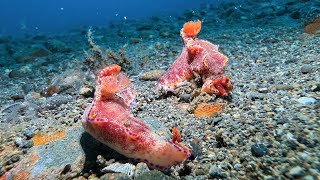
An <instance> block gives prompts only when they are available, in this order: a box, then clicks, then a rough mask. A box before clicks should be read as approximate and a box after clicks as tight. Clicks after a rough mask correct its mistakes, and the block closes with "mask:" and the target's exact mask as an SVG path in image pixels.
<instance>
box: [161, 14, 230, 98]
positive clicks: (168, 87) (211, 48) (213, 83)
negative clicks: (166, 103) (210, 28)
mask: <svg viewBox="0 0 320 180" xmlns="http://www.w3.org/2000/svg"><path fill="white" fill-rule="evenodd" d="M200 29H201V21H199V20H198V21H190V22H187V23H185V24H184V25H183V28H182V29H181V31H180V35H181V37H182V40H183V43H184V47H183V49H182V52H181V54H180V56H179V57H178V58H177V59H176V60H175V61H174V63H173V64H172V65H171V66H170V67H169V69H168V71H167V72H166V73H165V74H164V75H163V76H162V77H160V79H159V80H158V83H157V86H156V90H157V91H158V92H161V93H167V92H168V91H171V92H174V91H175V89H176V88H177V87H180V86H182V85H184V84H186V82H187V81H189V80H190V79H194V78H195V76H197V75H198V76H200V77H201V79H202V82H203V83H202V89H201V91H203V92H206V93H209V94H216V95H220V96H227V95H229V94H230V92H231V90H232V85H231V82H230V81H229V78H228V77H227V76H223V72H224V68H225V66H226V63H227V62H228V58H227V57H226V56H225V55H223V54H222V53H220V52H219V51H218V46H217V45H214V44H212V43H210V42H208V41H205V40H201V39H198V38H196V36H197V34H198V33H199V32H200ZM196 74H197V75H196Z"/></svg>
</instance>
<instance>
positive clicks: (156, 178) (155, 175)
mask: <svg viewBox="0 0 320 180" xmlns="http://www.w3.org/2000/svg"><path fill="white" fill-rule="evenodd" d="M145 179H153V180H171V179H172V180H173V178H172V177H170V176H167V175H165V174H163V173H162V172H160V171H158V170H152V171H147V172H145V173H143V174H141V175H140V176H138V177H137V178H135V180H145Z"/></svg>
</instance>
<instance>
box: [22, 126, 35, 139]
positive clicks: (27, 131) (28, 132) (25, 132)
mask: <svg viewBox="0 0 320 180" xmlns="http://www.w3.org/2000/svg"><path fill="white" fill-rule="evenodd" d="M35 134H36V132H35V128H33V127H27V128H26V129H24V130H23V135H24V136H26V137H27V139H31V138H32V137H33V136H34V135H35Z"/></svg>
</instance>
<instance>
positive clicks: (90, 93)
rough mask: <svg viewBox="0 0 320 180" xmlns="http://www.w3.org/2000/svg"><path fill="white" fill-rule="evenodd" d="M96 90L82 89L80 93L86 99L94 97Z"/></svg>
mask: <svg viewBox="0 0 320 180" xmlns="http://www.w3.org/2000/svg"><path fill="white" fill-rule="evenodd" d="M93 92H94V90H93V89H92V88H90V87H82V88H81V89H80V91H79V94H80V95H82V96H84V97H93Z"/></svg>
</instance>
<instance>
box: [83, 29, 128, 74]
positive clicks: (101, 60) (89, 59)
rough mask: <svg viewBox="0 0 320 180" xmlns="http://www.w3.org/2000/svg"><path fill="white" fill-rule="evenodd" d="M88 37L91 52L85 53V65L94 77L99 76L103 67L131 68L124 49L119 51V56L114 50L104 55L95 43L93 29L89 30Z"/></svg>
mask: <svg viewBox="0 0 320 180" xmlns="http://www.w3.org/2000/svg"><path fill="white" fill-rule="evenodd" d="M87 36H88V43H89V47H90V51H89V52H87V51H85V54H86V59H85V60H84V61H83V63H84V64H85V65H86V66H87V67H88V68H89V69H90V70H91V71H92V72H93V73H94V75H97V74H99V72H100V70H101V69H103V67H105V66H109V65H112V64H119V65H120V66H122V67H124V69H125V70H127V69H129V68H130V65H131V62H130V61H129V60H128V58H126V56H125V50H124V47H122V48H120V49H119V51H118V54H119V55H118V56H117V55H116V54H115V53H114V52H113V51H112V50H108V51H107V52H106V53H104V52H102V50H101V48H100V47H99V46H98V45H96V44H95V43H94V42H93V38H92V30H91V29H89V30H88V32H87Z"/></svg>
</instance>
